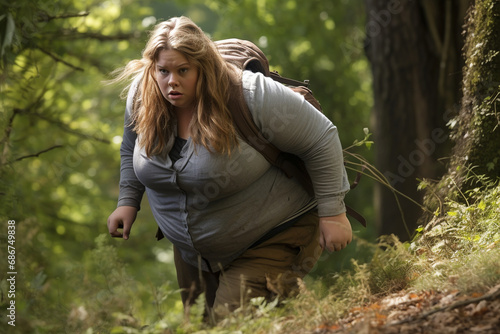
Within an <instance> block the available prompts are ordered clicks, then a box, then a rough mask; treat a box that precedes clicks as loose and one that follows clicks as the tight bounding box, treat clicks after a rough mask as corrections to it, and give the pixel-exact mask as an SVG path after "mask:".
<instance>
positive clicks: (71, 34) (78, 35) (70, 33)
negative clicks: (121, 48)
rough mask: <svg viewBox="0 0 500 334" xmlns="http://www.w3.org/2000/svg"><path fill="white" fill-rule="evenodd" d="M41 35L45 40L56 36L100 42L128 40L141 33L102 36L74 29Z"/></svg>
mask: <svg viewBox="0 0 500 334" xmlns="http://www.w3.org/2000/svg"><path fill="white" fill-rule="evenodd" d="M42 34H43V35H44V36H45V37H46V38H50V37H51V36H57V37H58V38H71V39H72V40H74V39H86V38H90V39H95V40H98V41H101V42H106V41H122V40H130V39H133V38H139V37H140V36H141V33H140V32H137V31H136V32H131V33H118V34H115V35H103V34H101V33H99V32H78V31H77V30H76V29H61V30H58V31H51V32H45V33H42Z"/></svg>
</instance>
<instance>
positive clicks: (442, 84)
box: [365, 0, 469, 240]
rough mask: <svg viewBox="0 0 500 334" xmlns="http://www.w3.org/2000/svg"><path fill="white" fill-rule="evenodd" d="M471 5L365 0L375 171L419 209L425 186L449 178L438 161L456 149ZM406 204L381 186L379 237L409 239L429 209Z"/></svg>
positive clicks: (378, 193)
mask: <svg viewBox="0 0 500 334" xmlns="http://www.w3.org/2000/svg"><path fill="white" fill-rule="evenodd" d="M468 2H469V1H468V0H463V1H453V5H452V1H451V0H446V1H431V0H423V1H413V0H402V1H394V0H393V1H384V0H366V5H367V24H366V30H367V39H366V43H365V45H366V53H367V56H368V59H369V61H370V63H371V66H372V73H373V91H374V111H373V116H374V117H373V118H374V131H373V132H374V140H375V147H376V151H375V156H376V158H375V165H376V167H377V168H378V170H379V171H381V172H382V173H383V174H384V175H385V176H386V178H387V179H388V181H389V182H390V184H391V186H392V187H394V188H395V189H397V190H398V191H400V192H402V193H404V194H405V195H407V196H409V197H411V198H413V199H415V200H416V201H417V202H419V203H421V202H422V195H423V194H421V193H419V192H418V191H417V187H418V179H422V178H432V179H434V178H437V177H438V176H440V175H442V173H443V172H444V168H443V167H442V166H441V164H439V163H438V161H437V159H438V158H439V157H442V156H443V155H444V154H445V153H444V152H449V149H450V148H449V145H450V144H449V141H448V130H447V126H446V123H447V122H448V121H449V120H450V118H451V116H452V115H453V114H454V113H455V112H454V111H455V110H456V109H458V108H456V105H457V101H459V98H460V90H459V86H458V84H457V82H460V81H461V78H462V76H461V70H460V69H461V68H462V65H463V62H462V60H461V56H460V54H461V52H460V50H461V45H462V42H461V41H462V39H461V35H460V32H461V30H462V29H461V25H462V22H463V17H464V13H465V8H466V7H467V3H468ZM458 4H460V5H458ZM399 204H400V207H399ZM399 204H398V202H397V201H396V199H395V196H394V194H393V193H392V192H391V191H390V190H389V189H388V188H387V187H385V186H382V185H380V184H377V185H376V191H375V206H376V211H377V224H378V226H379V232H380V233H381V234H391V233H394V234H396V235H397V236H399V237H400V238H401V239H403V240H405V239H408V238H409V237H410V235H411V234H412V233H413V231H414V229H415V227H416V222H417V220H418V218H419V217H420V216H421V213H422V209H421V208H420V207H419V206H418V205H415V204H414V203H412V202H410V201H409V200H406V199H404V198H401V197H399ZM405 222H406V224H405Z"/></svg>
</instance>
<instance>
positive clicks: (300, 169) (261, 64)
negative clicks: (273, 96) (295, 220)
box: [215, 38, 366, 227]
mask: <svg viewBox="0 0 500 334" xmlns="http://www.w3.org/2000/svg"><path fill="white" fill-rule="evenodd" d="M215 44H216V46H217V48H218V50H219V52H220V54H221V55H222V57H223V58H224V59H225V60H226V61H227V62H229V63H231V64H233V65H235V66H237V67H238V68H240V69H243V70H250V71H252V72H260V73H262V74H264V75H265V76H268V77H271V78H272V79H273V80H275V81H277V82H280V83H282V84H284V85H285V86H287V87H288V88H290V89H292V90H293V91H295V92H297V93H299V94H301V95H302V96H304V98H305V99H306V100H307V101H308V102H309V103H311V104H312V105H313V106H314V107H315V108H316V109H318V110H319V111H322V109H321V105H320V103H319V102H318V100H316V99H315V98H314V96H313V93H312V91H311V90H310V89H309V88H308V85H309V81H308V80H306V81H303V82H302V81H297V80H293V79H290V78H285V77H282V76H280V75H279V74H278V72H271V71H270V70H269V61H268V60H267V57H266V56H265V54H264V53H263V52H262V50H260V49H259V48H258V47H257V46H256V45H255V44H253V43H252V42H250V41H246V40H241V39H236V38H232V39H225V40H220V41H217V42H215ZM229 110H230V111H231V115H232V117H233V121H234V124H235V125H236V128H237V131H238V133H239V134H240V136H241V138H242V139H243V140H245V141H246V142H247V143H248V144H249V145H250V146H252V147H253V148H254V149H256V150H257V151H258V152H259V153H260V154H262V155H263V156H264V157H265V158H266V160H267V161H268V162H269V163H270V164H272V165H273V166H276V167H278V168H279V169H281V170H282V171H283V172H284V173H285V175H286V176H287V177H289V178H294V179H296V180H297V181H299V182H300V184H301V185H302V186H303V187H304V189H306V190H307V192H308V193H309V194H310V195H314V190H313V185H312V182H311V178H310V177H309V174H308V173H307V170H306V168H305V164H304V162H303V161H302V160H301V159H300V158H299V157H297V156H296V155H294V154H291V153H287V152H282V151H280V150H279V149H278V148H277V147H276V146H274V145H273V144H272V143H271V142H269V141H268V140H267V139H266V138H265V137H264V135H263V134H262V133H261V132H260V130H259V129H258V128H257V126H256V125H255V123H254V121H253V118H252V115H251V114H250V110H249V109H248V106H247V105H246V103H245V101H244V99H243V92H240V94H239V96H237V97H235V98H232V99H230V101H229ZM360 177H361V173H358V175H357V176H356V180H355V181H354V182H353V184H352V185H351V189H354V188H355V187H356V185H357V184H358V182H359V179H360ZM346 210H347V214H349V215H350V216H352V217H353V218H355V219H356V220H358V221H359V222H360V223H361V224H362V225H363V226H364V227H366V220H365V218H364V217H363V216H362V215H361V214H359V213H358V212H356V211H355V210H353V209H352V208H350V207H349V206H346Z"/></svg>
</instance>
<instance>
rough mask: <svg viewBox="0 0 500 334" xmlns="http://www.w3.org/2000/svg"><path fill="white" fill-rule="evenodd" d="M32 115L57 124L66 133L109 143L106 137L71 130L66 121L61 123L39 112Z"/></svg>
mask: <svg viewBox="0 0 500 334" xmlns="http://www.w3.org/2000/svg"><path fill="white" fill-rule="evenodd" d="M33 115H34V116H36V117H38V118H40V119H43V120H44V121H47V122H49V123H52V124H55V125H56V126H58V127H59V128H60V129H61V130H63V131H64V132H67V133H70V134H72V135H76V136H78V137H81V138H85V139H92V140H96V141H99V142H101V143H105V144H109V143H110V141H109V140H106V139H102V138H99V137H96V136H92V135H87V134H85V133H81V132H78V131H76V130H73V129H72V128H71V127H70V126H69V125H67V124H66V123H63V122H61V121H58V120H54V119H52V118H50V117H47V116H45V115H42V114H40V113H33Z"/></svg>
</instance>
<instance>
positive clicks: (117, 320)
mask: <svg viewBox="0 0 500 334" xmlns="http://www.w3.org/2000/svg"><path fill="white" fill-rule="evenodd" d="M468 198H470V199H471V200H470V201H469V203H468V204H467V203H466V204H463V203H459V202H456V201H451V200H449V201H448V202H443V210H442V211H441V215H440V216H435V217H434V218H433V219H432V220H431V221H430V222H428V223H427V224H426V225H425V226H422V227H420V228H419V229H418V230H417V235H416V237H415V238H414V239H413V240H412V241H411V242H405V243H403V242H400V241H399V240H398V239H397V238H396V237H394V236H384V237H382V238H380V239H379V241H378V243H377V244H372V245H371V246H370V249H372V256H371V261H368V262H366V263H358V262H357V261H356V260H354V259H353V260H352V264H353V266H352V268H353V269H350V270H349V271H345V272H342V273H337V274H335V275H334V276H333V277H324V278H323V279H316V280H313V279H312V278H311V277H306V278H305V280H304V281H303V282H301V290H302V291H301V294H299V296H298V297H296V298H294V299H290V300H286V301H284V302H281V303H279V304H278V303H277V301H272V302H266V301H264V300H263V299H258V298H257V299H254V300H252V302H251V304H250V305H248V306H245V307H242V308H240V309H238V310H236V311H235V312H234V313H233V314H232V315H231V316H229V317H228V318H226V319H224V320H223V321H221V322H219V323H217V324H215V325H208V324H206V323H205V322H203V311H204V306H203V303H202V298H200V300H199V303H198V304H197V305H195V306H194V307H192V308H191V310H190V312H189V313H188V314H184V312H183V309H182V305H181V304H180V301H179V300H178V299H179V298H178V295H179V292H178V291H177V290H176V288H175V287H174V286H173V285H172V284H170V283H168V282H166V283H165V284H164V285H162V286H160V287H153V286H151V284H149V285H148V284H145V283H144V282H138V281H137V280H135V279H134V278H133V277H131V276H130V275H129V274H127V268H126V267H125V266H124V264H123V263H122V262H121V261H120V259H119V257H118V256H117V253H116V249H115V248H114V246H111V245H110V244H108V242H109V241H107V240H109V237H108V236H105V235H103V236H100V237H99V238H97V239H96V244H95V248H94V249H93V250H90V251H88V252H87V253H86V256H85V257H84V259H83V260H82V263H81V264H79V265H75V266H74V267H71V268H68V271H67V273H66V277H65V279H66V280H68V281H69V282H72V283H71V284H74V286H75V289H74V290H75V291H74V294H73V296H72V299H71V303H70V304H67V305H59V306H58V307H57V308H52V309H50V308H46V309H45V310H40V309H39V310H36V309H32V311H33V314H32V315H31V326H30V327H31V330H32V332H34V333H46V332H48V331H47V330H44V328H45V329H47V328H51V329H52V330H61V332H65V331H66V332H67V331H70V332H72V333H88V334H92V333H137V334H160V333H162V334H163V333H217V334H219V333H220V334H222V333H285V332H286V333H303V332H314V330H316V329H318V328H324V326H330V325H333V324H335V323H336V322H337V321H338V320H339V319H340V318H341V317H343V316H345V315H346V314H347V313H348V312H349V311H350V310H352V309H355V308H359V307H361V306H363V305H367V304H369V303H371V302H375V301H376V300H377V299H378V298H380V297H382V296H385V295H388V294H390V293H395V292H398V291H402V290H404V291H408V292H409V291H413V292H417V291H421V290H439V291H444V290H459V291H463V292H466V293H467V292H481V291H486V290H487V289H489V288H490V287H492V286H493V285H496V284H498V283H499V282H500V267H499V266H498V263H499V262H500V247H499V243H500V186H498V185H496V186H494V187H491V188H490V190H488V191H486V192H475V193H474V192H473V193H471V194H468ZM357 242H358V243H362V242H366V241H363V240H359V239H358V240H357ZM365 248H366V247H365ZM40 279H42V278H40ZM43 279H44V278H43ZM52 284H55V283H52ZM35 287H36V285H35V284H32V286H31V289H33V288H35ZM2 288H5V287H2ZM52 288H53V289H54V288H55V286H53V287H52ZM42 298H43V294H41V293H40V292H39V293H38V294H37V297H36V298H35V300H33V301H32V304H33V305H36V304H40V305H42V304H43V300H42ZM61 299H63V298H61ZM64 299H67V298H64ZM51 312H52V313H55V312H57V315H58V316H57V317H52V318H54V319H56V320H57V321H58V322H60V323H59V324H53V323H51V322H50V317H48V316H45V318H44V319H40V318H39V317H40V316H41V315H47V314H50V313H51ZM37 317H38V319H36V318H37ZM49 331H50V330H49Z"/></svg>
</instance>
